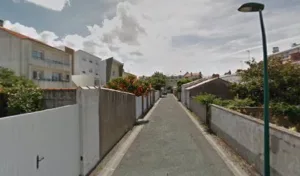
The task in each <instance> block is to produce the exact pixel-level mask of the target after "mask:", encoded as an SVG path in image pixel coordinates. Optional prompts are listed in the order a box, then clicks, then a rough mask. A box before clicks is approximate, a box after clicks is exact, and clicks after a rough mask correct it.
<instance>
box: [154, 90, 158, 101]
mask: <svg viewBox="0 0 300 176" xmlns="http://www.w3.org/2000/svg"><path fill="white" fill-rule="evenodd" d="M158 99H159V91H155V102H156V101H157V100H158Z"/></svg>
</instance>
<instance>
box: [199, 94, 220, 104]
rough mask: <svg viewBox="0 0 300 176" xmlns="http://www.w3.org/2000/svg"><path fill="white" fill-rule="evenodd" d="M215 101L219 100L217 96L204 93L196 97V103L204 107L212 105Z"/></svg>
mask: <svg viewBox="0 0 300 176" xmlns="http://www.w3.org/2000/svg"><path fill="white" fill-rule="evenodd" d="M215 99H217V96H215V95H212V94H207V93H204V94H202V95H199V96H197V97H196V101H198V102H199V103H201V104H204V105H209V104H212V103H213V102H214V101H215Z"/></svg>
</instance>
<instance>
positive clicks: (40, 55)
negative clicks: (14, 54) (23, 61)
mask: <svg viewBox="0 0 300 176" xmlns="http://www.w3.org/2000/svg"><path fill="white" fill-rule="evenodd" d="M32 57H33V58H35V59H44V53H43V52H42V51H32Z"/></svg>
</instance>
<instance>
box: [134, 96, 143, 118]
mask: <svg viewBox="0 0 300 176" xmlns="http://www.w3.org/2000/svg"><path fill="white" fill-rule="evenodd" d="M142 98H143V97H142V96H139V97H135V112H136V118H137V119H138V118H139V117H141V116H142V114H143V107H142Z"/></svg>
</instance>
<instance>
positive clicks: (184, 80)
mask: <svg viewBox="0 0 300 176" xmlns="http://www.w3.org/2000/svg"><path fill="white" fill-rule="evenodd" d="M191 81H192V80H190V79H187V78H183V79H181V80H179V81H178V82H177V92H181V86H182V85H183V84H186V83H189V82H191Z"/></svg>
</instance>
